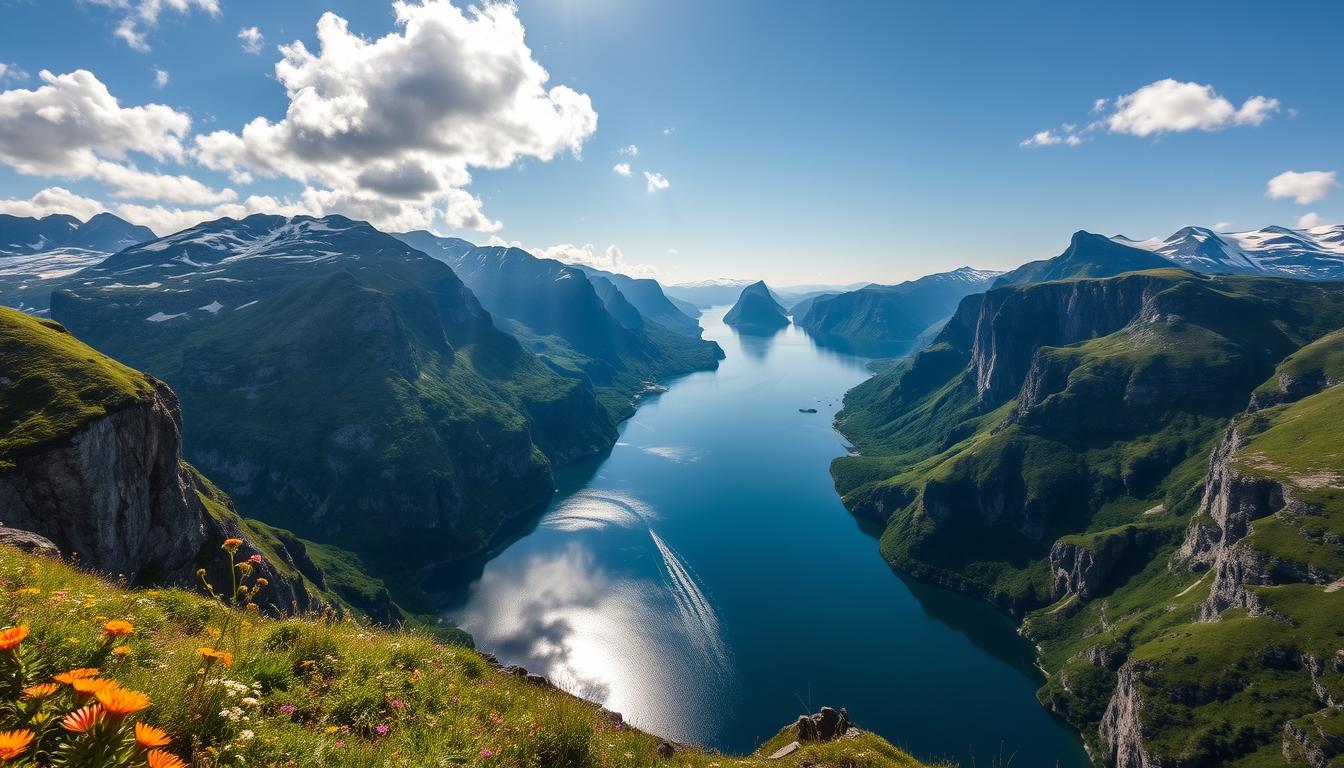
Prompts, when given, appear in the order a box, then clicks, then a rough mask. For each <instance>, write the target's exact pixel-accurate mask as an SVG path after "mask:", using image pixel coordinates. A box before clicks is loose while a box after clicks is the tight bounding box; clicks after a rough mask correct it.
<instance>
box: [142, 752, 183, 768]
mask: <svg viewBox="0 0 1344 768" xmlns="http://www.w3.org/2000/svg"><path fill="white" fill-rule="evenodd" d="M145 757H146V758H147V760H148V762H149V768H187V764H186V763H184V762H182V758H180V757H178V756H177V755H174V754H172V753H171V752H164V751H163V750H162V749H151V750H150V751H149V754H148V755H145Z"/></svg>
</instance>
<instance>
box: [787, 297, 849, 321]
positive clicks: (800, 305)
mask: <svg viewBox="0 0 1344 768" xmlns="http://www.w3.org/2000/svg"><path fill="white" fill-rule="evenodd" d="M839 295H840V293H839V292H836V291H822V292H820V293H809V294H806V295H804V297H803V298H801V299H799V300H798V301H797V302H795V303H794V304H792V305H790V306H789V316H790V317H792V318H793V321H794V322H795V323H797V322H798V321H799V320H801V319H802V318H803V317H805V316H806V315H807V313H808V311H810V310H811V309H812V305H813V304H815V303H816V302H817V299H823V298H829V297H831V296H839Z"/></svg>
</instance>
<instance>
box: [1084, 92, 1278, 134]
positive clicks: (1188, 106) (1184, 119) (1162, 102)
mask: <svg viewBox="0 0 1344 768" xmlns="http://www.w3.org/2000/svg"><path fill="white" fill-rule="evenodd" d="M1278 110H1279V101H1278V99H1271V98H1267V97H1264V96H1253V97H1251V98H1249V99H1247V100H1246V101H1245V102H1244V103H1243V104H1242V105H1241V107H1240V108H1238V107H1236V106H1234V105H1233V104H1232V102H1230V101H1228V100H1227V99H1226V98H1224V97H1222V96H1220V95H1219V94H1218V93H1217V92H1216V91H1215V90H1214V89H1213V86H1211V85H1202V84H1200V83H1192V82H1185V83H1183V82H1180V81H1177V80H1173V79H1171V78H1166V79H1164V80H1158V81H1156V82H1153V83H1149V84H1148V85H1145V86H1143V87H1142V88H1140V89H1138V90H1137V91H1134V92H1133V93H1130V94H1126V95H1124V96H1120V97H1117V98H1116V99H1115V104H1114V111H1113V112H1112V113H1111V114H1110V115H1109V116H1107V117H1106V118H1105V126H1106V128H1107V129H1108V130H1110V131H1111V132H1112V133H1126V134H1130V135H1132V136H1141V137H1142V136H1152V135H1159V134H1163V133H1169V132H1182V131H1194V130H1199V131H1217V130H1221V129H1223V128H1227V127H1229V126H1234V125H1260V124H1261V123H1263V122H1264V121H1265V120H1268V119H1269V116H1270V115H1271V114H1272V113H1274V112H1277V111H1278Z"/></svg>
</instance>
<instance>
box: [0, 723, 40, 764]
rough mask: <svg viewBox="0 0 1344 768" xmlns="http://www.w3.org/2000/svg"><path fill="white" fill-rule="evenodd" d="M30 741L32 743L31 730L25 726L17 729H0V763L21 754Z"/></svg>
mask: <svg viewBox="0 0 1344 768" xmlns="http://www.w3.org/2000/svg"><path fill="white" fill-rule="evenodd" d="M31 743H33V732H32V731H30V730H28V729H27V728H20V729H19V730H17V731H0V763H7V762H9V761H10V760H13V759H14V758H16V757H18V756H19V755H22V754H23V752H24V750H26V749H28V745H29V744H31Z"/></svg>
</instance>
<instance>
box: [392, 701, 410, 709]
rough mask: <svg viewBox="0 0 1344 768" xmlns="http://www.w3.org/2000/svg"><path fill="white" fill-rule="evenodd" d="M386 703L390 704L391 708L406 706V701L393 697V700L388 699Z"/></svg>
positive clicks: (403, 707)
mask: <svg viewBox="0 0 1344 768" xmlns="http://www.w3.org/2000/svg"><path fill="white" fill-rule="evenodd" d="M388 704H391V705H392V708H393V709H405V708H406V702H404V701H402V700H401V699H393V700H391V701H389V702H388Z"/></svg>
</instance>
